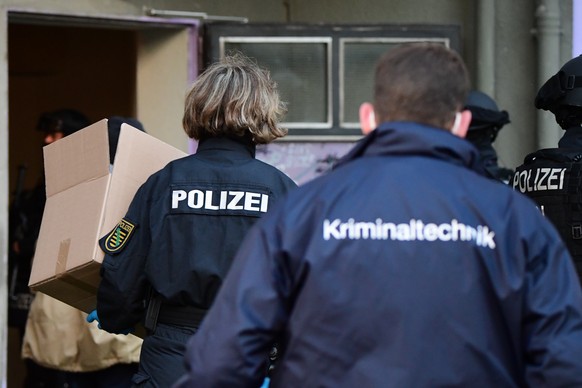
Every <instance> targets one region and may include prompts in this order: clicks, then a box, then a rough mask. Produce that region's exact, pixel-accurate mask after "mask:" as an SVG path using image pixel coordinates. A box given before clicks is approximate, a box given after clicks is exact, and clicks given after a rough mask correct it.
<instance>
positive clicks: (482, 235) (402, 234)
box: [323, 218, 496, 249]
mask: <svg viewBox="0 0 582 388" xmlns="http://www.w3.org/2000/svg"><path fill="white" fill-rule="evenodd" d="M323 239H324V240H330V239H334V240H346V239H347V240H360V239H362V240H367V239H370V240H395V241H436V240H439V241H474V242H475V244H477V245H478V246H482V247H486V248H490V249H495V246H496V245H495V232H493V231H492V230H489V227H488V226H485V225H478V226H476V227H473V226H469V225H465V224H462V223H460V222H458V221H457V220H455V219H453V220H451V222H449V223H442V224H435V223H427V224H425V223H424V222H423V221H421V220H415V219H411V220H410V221H409V222H408V223H401V224H395V223H392V222H384V221H383V220H382V219H380V218H378V219H376V221H375V222H366V221H355V220H354V219H353V218H350V219H348V220H347V221H346V222H342V220H340V219H339V218H336V219H335V220H333V221H331V220H328V219H326V220H324V221H323Z"/></svg>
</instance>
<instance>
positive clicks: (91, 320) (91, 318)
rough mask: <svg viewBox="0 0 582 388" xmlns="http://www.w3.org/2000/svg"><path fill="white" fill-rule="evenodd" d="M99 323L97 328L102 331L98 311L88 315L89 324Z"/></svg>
mask: <svg viewBox="0 0 582 388" xmlns="http://www.w3.org/2000/svg"><path fill="white" fill-rule="evenodd" d="M93 321H97V327H98V328H100V329H101V322H99V317H98V316H97V310H93V311H91V312H90V313H89V315H87V322H89V323H91V322H93Z"/></svg>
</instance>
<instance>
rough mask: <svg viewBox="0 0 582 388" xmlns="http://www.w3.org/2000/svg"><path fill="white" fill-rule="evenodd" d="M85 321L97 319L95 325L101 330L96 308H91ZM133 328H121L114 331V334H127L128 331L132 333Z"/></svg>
mask: <svg viewBox="0 0 582 388" xmlns="http://www.w3.org/2000/svg"><path fill="white" fill-rule="evenodd" d="M86 319H87V322H89V323H91V322H94V321H97V327H98V328H100V329H101V330H103V328H102V327H101V322H100V321H99V316H98V315H97V310H93V311H91V312H90V313H89V315H87V318H86ZM133 331H134V329H127V330H122V331H120V332H119V333H115V334H123V335H128V334H129V333H133Z"/></svg>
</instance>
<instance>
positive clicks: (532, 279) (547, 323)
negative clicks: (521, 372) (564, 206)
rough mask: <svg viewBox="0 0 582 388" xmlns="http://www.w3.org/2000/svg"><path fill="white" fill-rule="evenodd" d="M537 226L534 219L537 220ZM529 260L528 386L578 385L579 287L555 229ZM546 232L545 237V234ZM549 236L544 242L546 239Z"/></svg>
mask: <svg viewBox="0 0 582 388" xmlns="http://www.w3.org/2000/svg"><path fill="white" fill-rule="evenodd" d="M538 226H539V224H538ZM539 229H540V230H542V231H545V232H547V233H548V234H549V236H543V237H544V238H539V239H537V240H538V241H545V242H546V243H544V244H545V245H543V246H542V247H541V248H539V249H537V248H538V247H537V246H536V244H535V243H533V244H531V247H535V250H534V253H535V256H533V257H532V260H530V261H529V264H528V268H527V274H526V279H525V282H526V284H525V287H526V289H525V292H526V293H525V311H524V332H523V342H524V344H525V345H524V346H525V359H526V372H525V373H526V380H527V383H528V384H527V385H528V386H532V387H540V386H547V385H551V386H556V387H566V386H568V387H574V386H576V387H582V292H581V289H580V283H579V280H578V277H577V276H576V272H575V270H574V266H573V264H572V259H571V257H570V255H569V253H568V252H567V250H566V248H565V247H564V245H563V244H562V243H561V240H560V238H559V236H558V235H557V233H554V230H553V229H552V230H550V231H549V232H548V229H550V228H544V227H543V224H542V227H541V228H539ZM548 237H549V238H548ZM548 241H549V243H548Z"/></svg>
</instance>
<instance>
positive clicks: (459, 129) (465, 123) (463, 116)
mask: <svg viewBox="0 0 582 388" xmlns="http://www.w3.org/2000/svg"><path fill="white" fill-rule="evenodd" d="M471 118H472V114H471V111H470V110H468V109H465V110H464V111H462V112H460V113H457V114H456V115H455V122H454V124H453V127H452V128H451V133H452V134H453V135H456V136H458V137H461V138H464V137H465V136H467V132H468V131H469V126H470V124H471Z"/></svg>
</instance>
